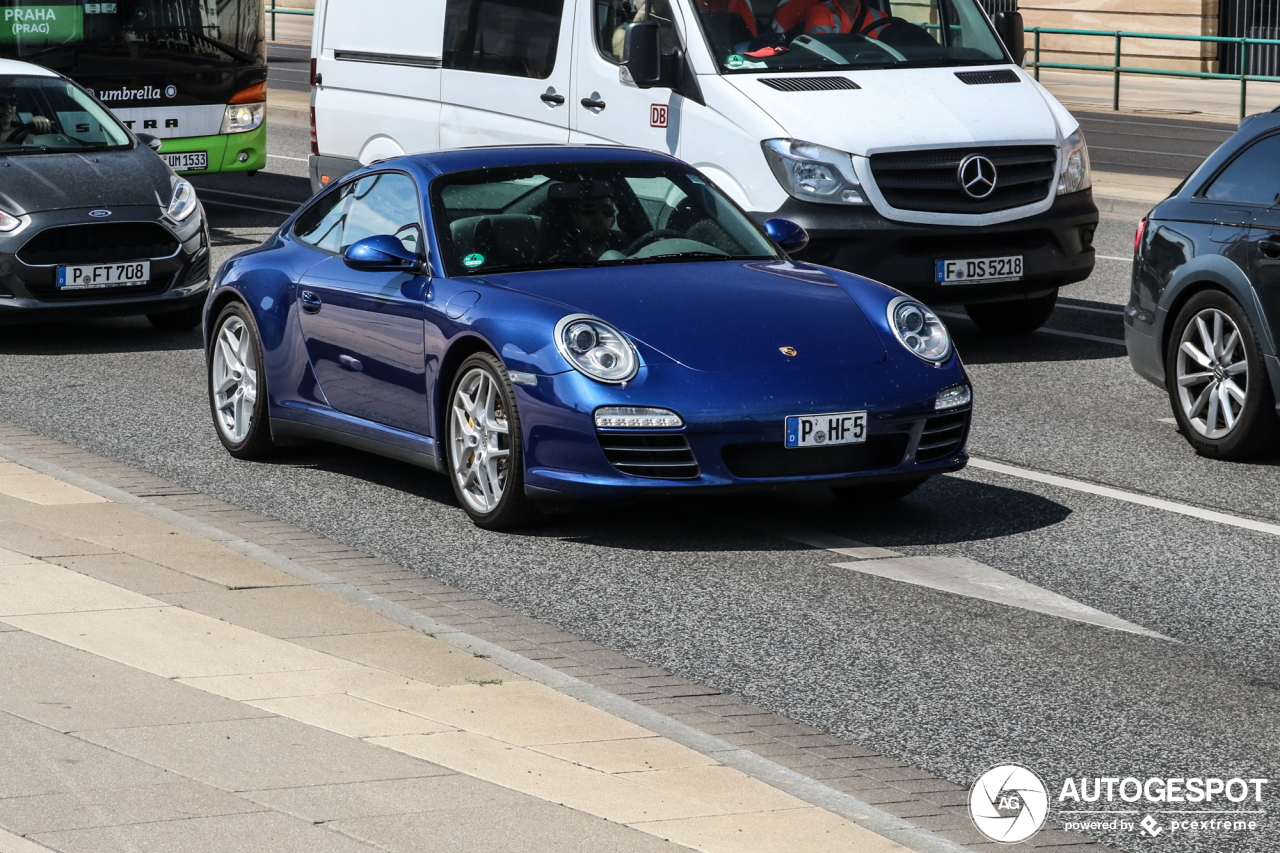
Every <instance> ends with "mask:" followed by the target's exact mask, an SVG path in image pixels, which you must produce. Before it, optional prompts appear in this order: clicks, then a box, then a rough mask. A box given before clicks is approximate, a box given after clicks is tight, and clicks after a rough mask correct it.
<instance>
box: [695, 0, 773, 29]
mask: <svg viewBox="0 0 1280 853" xmlns="http://www.w3.org/2000/svg"><path fill="white" fill-rule="evenodd" d="M693 5H694V6H695V7H696V8H697V9H698V11H699V12H703V13H706V14H709V15H717V14H721V13H724V12H728V13H729V14H731V15H738V16H739V17H741V18H742V22H743V23H745V24H746V25H747V29H748V30H750V31H751V37H752V38H755V37H756V36H758V35H759V34H760V32H759V30H758V29H757V27H756V15H755V12H753V11H752V10H751V4H750V3H749V2H747V0H694V3H693Z"/></svg>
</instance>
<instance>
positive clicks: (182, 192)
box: [165, 178, 196, 222]
mask: <svg viewBox="0 0 1280 853" xmlns="http://www.w3.org/2000/svg"><path fill="white" fill-rule="evenodd" d="M195 209H196V188H195V187H193V186H191V182H190V181H188V180H187V179H186V178H174V179H173V198H172V199H171V200H170V201H169V209H168V210H166V211H165V213H166V214H167V215H168V216H169V218H170V219H172V220H173V221H174V222H181V221H182V220H184V219H186V218H187V217H188V216H190V215H191V212H192V211H193V210H195Z"/></svg>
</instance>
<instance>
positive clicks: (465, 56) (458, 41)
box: [443, 0, 564, 80]
mask: <svg viewBox="0 0 1280 853" xmlns="http://www.w3.org/2000/svg"><path fill="white" fill-rule="evenodd" d="M563 12H564V0H447V2H446V3H445V16H444V63H443V64H444V67H445V68H453V69H457V70H459V71H480V72H483V73H486V74H506V75H509V76H511V77H533V78H536V79H538V80H545V79H546V78H548V77H550V76H551V71H552V69H554V68H555V64H556V44H557V42H558V41H559V40H560V19H561V17H562V14H563Z"/></svg>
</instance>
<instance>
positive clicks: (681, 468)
mask: <svg viewBox="0 0 1280 853" xmlns="http://www.w3.org/2000/svg"><path fill="white" fill-rule="evenodd" d="M596 435H597V436H598V437H599V439H600V447H601V448H602V449H603V450H604V455H605V458H606V459H608V460H609V462H610V463H612V464H613V467H615V468H617V469H618V470H619V471H621V472H622V473H624V474H630V475H631V476H633V477H651V478H654V479H659V480H692V479H694V478H695V477H697V476H698V473H699V471H698V460H697V459H696V458H695V457H694V455H693V449H692V448H691V447H689V441H688V440H687V439H686V438H685V437H684V436H683V435H681V434H678V433H676V434H672V433H656V434H655V433H647V434H646V433H633V432H600V433H597V434H596Z"/></svg>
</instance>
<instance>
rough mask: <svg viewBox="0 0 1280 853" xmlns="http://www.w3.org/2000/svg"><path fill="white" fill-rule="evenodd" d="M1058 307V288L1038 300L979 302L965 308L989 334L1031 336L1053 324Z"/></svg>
mask: <svg viewBox="0 0 1280 853" xmlns="http://www.w3.org/2000/svg"><path fill="white" fill-rule="evenodd" d="M1057 304H1058V289H1057V288H1056V287H1055V288H1054V289H1053V290H1052V291H1051V292H1049V293H1046V294H1045V295H1044V296H1037V297H1035V298H1034V299H1017V300H1012V301H1009V302H977V303H974V304H973V305H966V306H964V310H965V312H966V313H967V314H968V315H969V319H970V320H972V321H973V324H974V325H975V326H977V327H978V328H979V329H981V330H982V331H984V332H986V333H987V334H989V335H1029V334H1031V333H1032V332H1034V331H1035V330H1036V329H1038V328H1040V327H1041V326H1043V325H1044V324H1045V323H1047V322H1048V321H1049V316H1050V315H1051V314H1053V308H1054V306H1055V305H1057Z"/></svg>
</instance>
